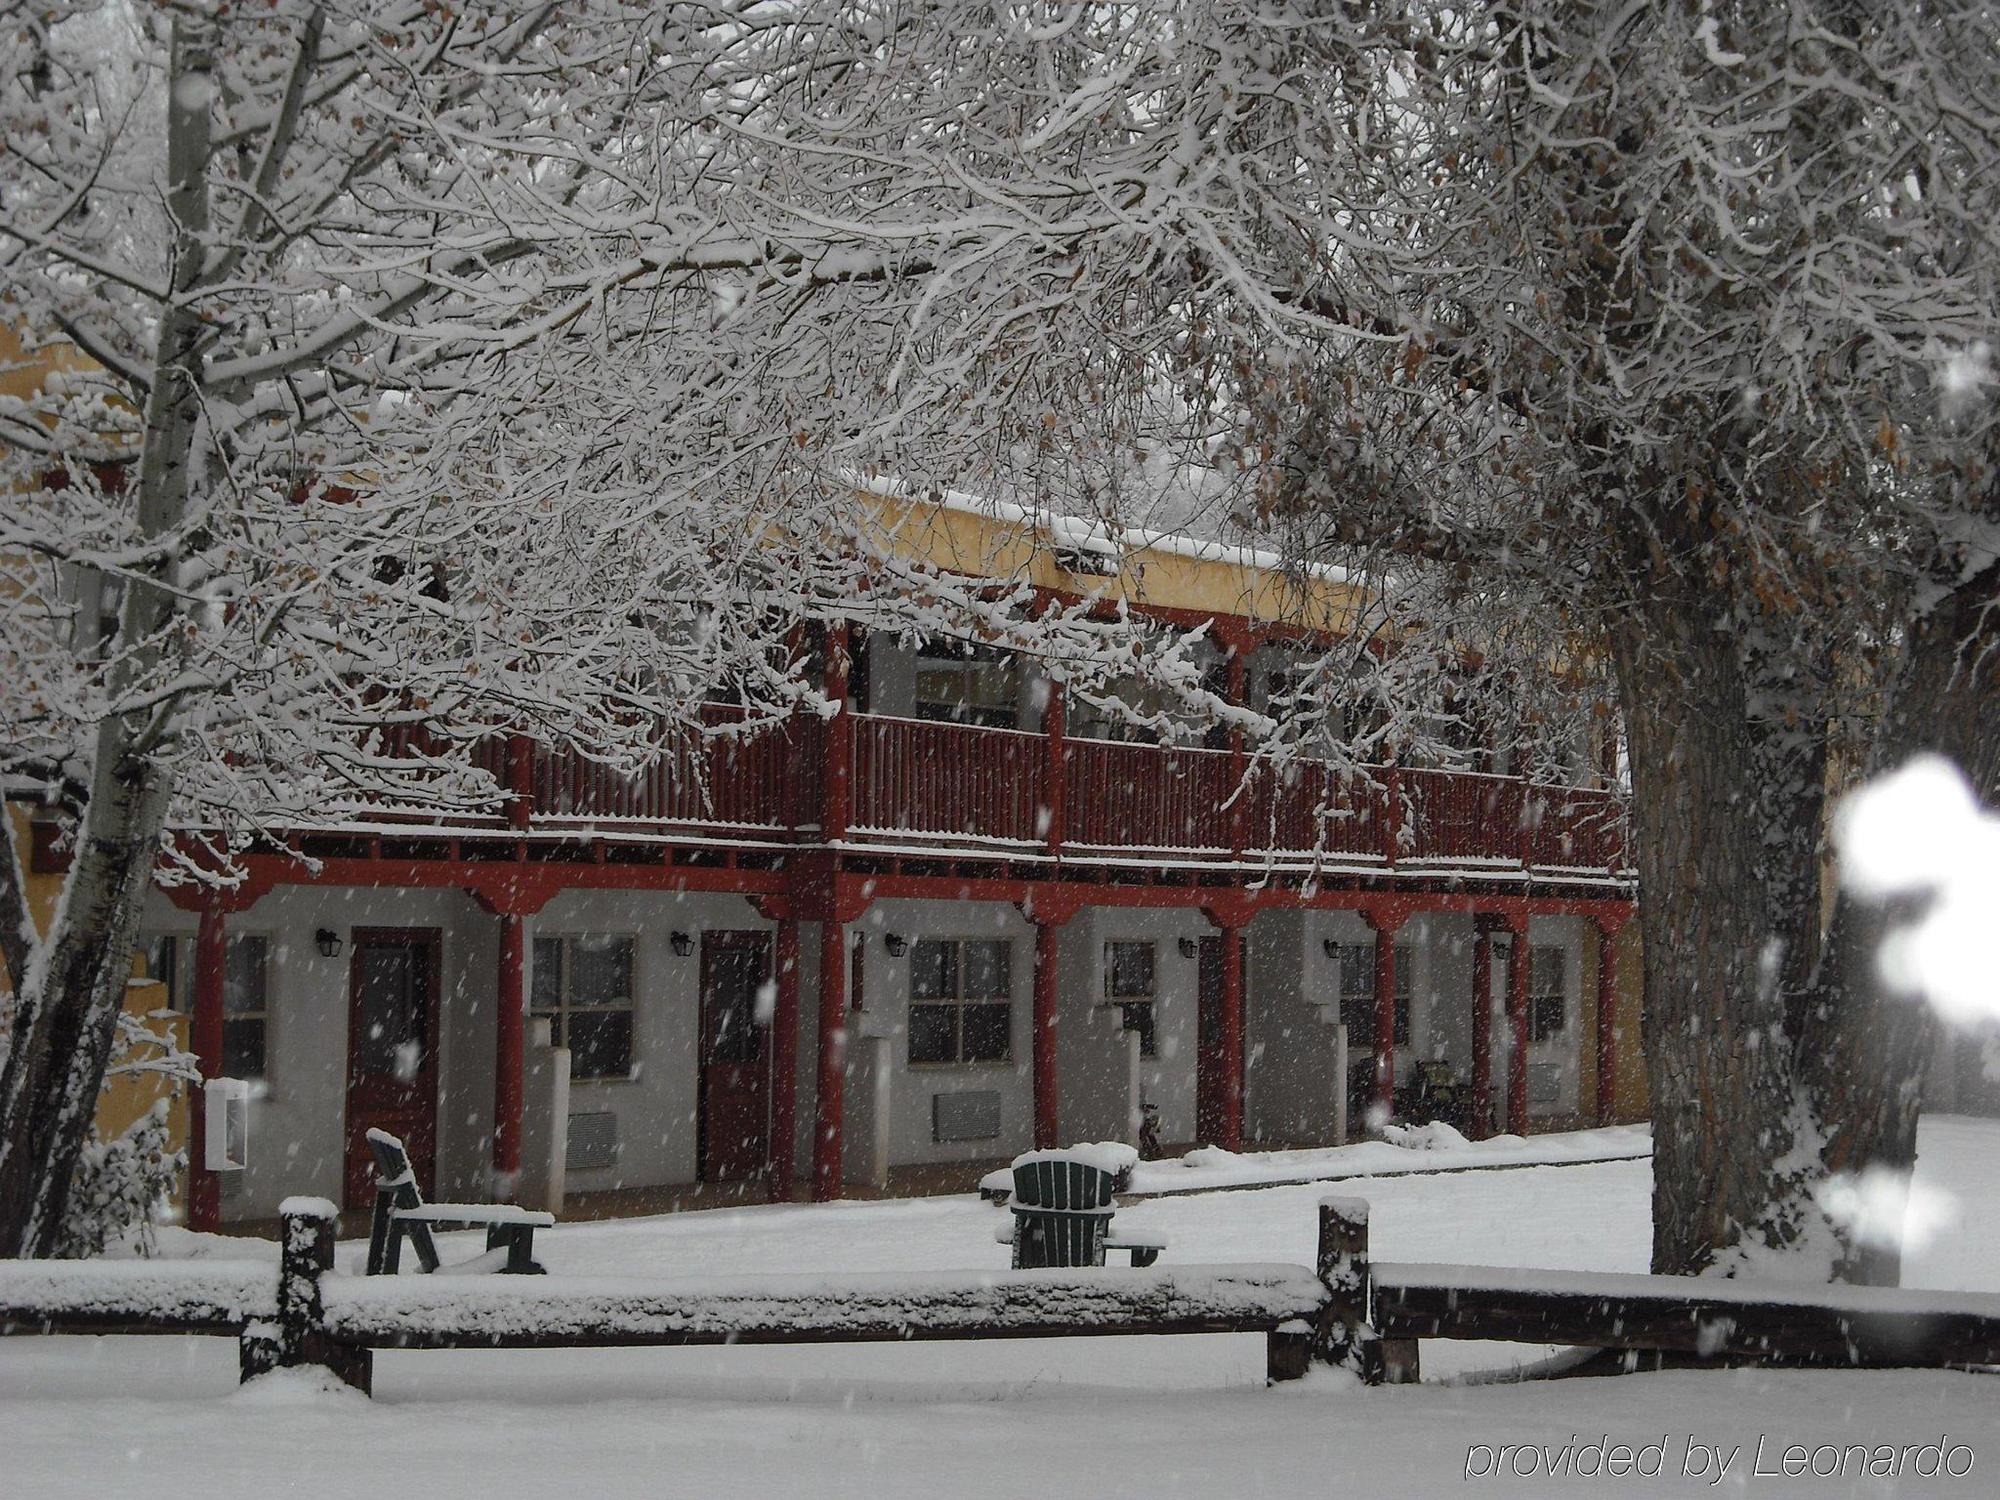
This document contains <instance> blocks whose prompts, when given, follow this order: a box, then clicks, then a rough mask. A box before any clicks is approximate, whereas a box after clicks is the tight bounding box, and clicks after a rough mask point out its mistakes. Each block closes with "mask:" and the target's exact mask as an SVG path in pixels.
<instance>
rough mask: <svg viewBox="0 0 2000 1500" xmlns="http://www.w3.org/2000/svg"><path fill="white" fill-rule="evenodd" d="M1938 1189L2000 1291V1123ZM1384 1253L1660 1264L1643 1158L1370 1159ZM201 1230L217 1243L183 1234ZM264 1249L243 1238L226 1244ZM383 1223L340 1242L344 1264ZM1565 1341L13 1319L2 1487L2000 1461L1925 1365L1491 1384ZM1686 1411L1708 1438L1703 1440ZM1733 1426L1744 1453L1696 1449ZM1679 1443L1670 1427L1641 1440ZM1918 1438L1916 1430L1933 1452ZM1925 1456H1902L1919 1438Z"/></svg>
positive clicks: (964, 1254) (1339, 1480)
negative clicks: (1400, 1346)
mask: <svg viewBox="0 0 2000 1500" xmlns="http://www.w3.org/2000/svg"><path fill="white" fill-rule="evenodd" d="M1919 1179H1920V1181H1919V1187H1920V1191H1923V1192H1926V1193H1928V1194H1937V1195H1948V1198H1949V1202H1944V1201H1943V1199H1942V1198H1940V1199H1939V1200H1938V1203H1939V1204H1941V1206H1942V1215H1941V1218H1940V1221H1939V1223H1938V1225H1937V1228H1936V1232H1935V1234H1934V1236H1933V1237H1932V1238H1931V1239H1930V1240H1929V1241H1928V1242H1927V1243H1926V1244H1925V1245H1924V1246H1923V1247H1922V1248H1920V1249H1919V1250H1918V1251H1917V1253H1916V1254H1915V1255H1914V1256H1913V1257H1912V1259H1911V1262H1910V1265H1909V1267H1908V1273H1907V1275H1906V1282H1907V1284H1909V1285H1913V1286H1926V1287H1935V1288H1949V1289H1968V1290H1970V1289H1977V1290H2000V1260H1996V1259H1995V1257H1994V1256H1993V1254H1992V1249H1991V1247H1992V1246H1993V1245H1994V1244H1996V1243H2000V1122H1990V1121H1971V1120H1961V1119H1953V1118H1949V1117H1946V1118H1937V1119H1932V1120H1927V1121H1926V1122H1925V1128H1924V1133H1923V1137H1922V1163H1921V1166H1920V1171H1919ZM1339 1190H1340V1191H1342V1192H1346V1193H1354V1194H1359V1195H1361V1196H1365V1197H1367V1198H1368V1199H1369V1201H1370V1202H1371V1203H1372V1205H1373V1206H1374V1227H1373V1235H1374V1246H1375V1253H1376V1254H1377V1255H1378V1256H1379V1257H1381V1258H1383V1259H1396V1260H1464V1261H1475V1262H1485V1263H1490V1264H1497V1265H1513V1266H1526V1267H1547V1268H1575V1269H1598V1270H1643V1269H1644V1268H1645V1262H1646V1244H1647V1194H1648V1183H1647V1169H1646V1165H1645V1163H1644V1162H1643V1161H1615V1162H1602V1163H1593V1164H1587V1165H1573V1166H1540V1167H1525V1168H1520V1169H1515V1170H1505V1171H1489V1172H1453V1173H1444V1174H1434V1175H1424V1176H1397V1177H1387V1178H1381V1179H1376V1180H1361V1181H1353V1180H1350V1181H1348V1182H1346V1183H1343V1184H1342V1185H1341V1187H1340V1189H1339ZM1328 1191H1329V1189H1328V1188H1326V1187H1323V1186H1314V1185H1299V1186H1280V1187H1269V1188H1257V1189H1252V1190H1248V1191H1235V1192H1214V1193H1197V1194H1191V1195H1187V1196H1176V1197H1171V1198H1161V1199H1156V1200H1151V1201H1147V1202H1142V1203H1138V1204H1135V1205H1133V1206H1131V1207H1129V1208H1126V1209H1123V1210H1121V1211H1120V1215H1119V1222H1120V1224H1121V1226H1122V1225H1128V1224H1129V1226H1130V1227H1131V1228H1133V1229H1141V1228H1144V1229H1149V1230H1157V1231H1160V1232H1162V1233H1164V1234H1166V1235H1168V1236H1170V1237H1171V1240H1172V1248H1171V1249H1170V1250H1169V1251H1168V1259H1169V1260H1172V1261H1197V1260H1256V1261H1274V1260H1291V1261H1299V1262H1304V1263H1310V1260H1311V1257H1312V1251H1313V1239H1314V1204H1315V1203H1316V1202H1317V1201H1318V1199H1319V1198H1320V1197H1321V1196H1323V1195H1324V1194H1325V1193H1326V1192H1328ZM1001 1213H1002V1211H1001V1210H998V1209H995V1208H993V1207H992V1206H990V1205H984V1204H981V1203H979V1202H977V1201H976V1200H975V1199H973V1198H971V1197H970V1196H966V1197H959V1198H944V1199H920V1200H909V1201H900V1202H888V1203H851V1204H833V1205H826V1206H821V1207H756V1208H747V1209H740V1210H728V1211H716V1212H709V1213H700V1214H682V1215H676V1216H671V1217H666V1218H659V1219H650V1220H627V1221H622V1222H612V1223H599V1224H582V1225H577V1226H574V1227H569V1228H561V1229H558V1230H556V1231H554V1232H552V1233H550V1234H548V1235H547V1236H546V1237H545V1238H543V1239H538V1242H537V1244H538V1248H541V1249H543V1250H544V1251H545V1254H544V1259H545V1260H546V1261H547V1263H548V1264H549V1266H550V1267H551V1269H552V1270H554V1271H557V1272H565V1271H567V1272H578V1273H591V1274H617V1275H627V1276H629V1275H647V1274H658V1275H662V1276H669V1275H683V1276H684V1275H691V1274H713V1273H730V1274H737V1273H746V1272H752V1271H798V1272H810V1271H815V1270H825V1271H847V1270H854V1271H860V1270H877V1271H881V1270H898V1269H906V1270H910V1271H924V1270H936V1269H943V1268H964V1267H985V1268H994V1269H997V1268H1000V1267H1002V1266H1003V1265H1004V1264H1005V1254H1006V1252H1005V1250H1004V1248H1003V1247H1001V1246H999V1245H996V1244H995V1243H993V1240H992V1229H993V1226H994V1224H995V1223H996V1222H997V1221H998V1219H999V1217H1000V1215H1001ZM178 1244H179V1246H180V1247H181V1248H194V1249H200V1248H204V1247H202V1246H200V1245H198V1244H194V1243H193V1242H192V1237H179V1239H178ZM230 1250H231V1253H233V1254H237V1255H240V1254H241V1253H242V1246H241V1244H240V1242H238V1243H237V1244H236V1245H233V1246H231V1247H230ZM357 1251H358V1247H347V1248H344V1249H343V1252H342V1264H343V1267H345V1266H346V1265H347V1263H348V1260H349V1259H350V1257H351V1256H352V1255H353V1254H355V1253H357ZM1537 1352H1539V1351H1526V1350H1521V1349H1517V1348H1511V1347H1506V1346H1489V1345H1469V1344H1456V1345H1454V1344H1449V1343H1445V1342H1441V1341H1433V1342H1430V1343H1427V1344H1426V1345H1425V1346H1424V1358H1425V1373H1426V1376H1427V1383H1426V1384H1425V1385H1424V1386H1423V1387H1420V1388H1407V1387H1406V1388H1383V1389H1374V1390H1368V1389H1362V1388H1360V1387H1357V1386H1354V1385H1352V1384H1351V1383H1348V1382H1346V1381H1345V1380H1343V1379H1341V1378H1340V1377H1337V1376H1334V1375H1331V1374H1317V1375H1315V1376H1314V1377H1313V1378H1311V1379H1309V1380H1307V1381H1305V1382H1303V1383H1301V1384H1299V1385H1296V1386H1291V1387H1283V1386H1281V1387H1276V1388H1272V1389H1266V1388H1265V1387H1264V1385H1263V1383H1262V1374H1263V1343H1262V1340H1261V1339H1259V1338H1234V1337H1205V1338H1183V1339H1124V1338H1114V1339H1101V1340H1074V1341H1048V1342H1043V1341H1018V1342H994V1343H987V1344H929V1345H913V1346H909V1347H902V1346H896V1347H866V1346H849V1347H837V1346H835V1347H814V1348H772V1347H758V1348H740V1349H726V1348H725V1349H713V1348H711V1349H679V1350H675V1349H663V1350H617V1351H601V1350H600V1351H561V1352H557V1351H551V1352H547V1353H541V1352H506V1353H488V1354H456V1353H454V1354H405V1355H399V1354H382V1355H378V1356H377V1364H376V1384H377V1392H378V1394H377V1396H376V1398H375V1399H374V1400H373V1401H372V1402H371V1401H369V1400H367V1399H365V1398H363V1397H360V1396H358V1395H355V1394H354V1393H352V1392H348V1391H344V1390H320V1389H316V1388H314V1387H313V1386H312V1385H311V1384H310V1383H308V1382H305V1381H301V1380H295V1379H285V1380H274V1381H267V1382H264V1383H262V1384H261V1385H260V1386H258V1387H253V1388H251V1389H248V1390H239V1389H238V1388H237V1386H236V1384H235V1346H234V1343H233V1342H232V1341H224V1340H204V1339H35V1338H22V1339H10V1340H4V1341H0V1500H17V1497H40V1496H69V1495H76V1496H85V1495H88V1496H124V1495H132V1496H147V1497H178V1496H189V1497H202V1500H235V1497H238V1496H243V1497H248V1496H270V1495H288V1494H302V1495H303V1494H311V1495H327V1496H344V1495H348V1494H353V1495H375V1494H387V1493H407V1494H412V1495H418V1496H424V1497H436V1500H459V1497H474V1496H480V1497H491V1496H516V1495H519V1496H541V1495H551V1496H562V1497H569V1496H574V1497H576V1500H586V1497H588V1500H596V1497H614V1496H647V1497H658V1496H676V1497H677V1496H689V1497H711V1496H713V1497H726V1496H738V1495H741V1496H753V1495H754V1496H791V1495H800V1496H856V1497H863V1496H866V1497H881V1500H888V1497H898V1496H906V1495H907V1496H919V1495H921V1496H925V1497H931V1500H944V1497H960V1496H964V1497H985V1496H996V1497H997V1496H1008V1497H1012V1496H1019V1495H1023V1494H1033V1495H1037V1496H1051V1497H1055V1496H1062V1497H1066V1496H1072V1495H1073V1496H1079V1497H1081V1496H1093V1497H1100V1496H1133V1497H1146V1500H1167V1497H1177V1496H1200V1497H1238V1496H1242V1497H1251V1496H1264V1495H1272V1496H1276V1495H1284V1496H1320V1495H1327V1496H1332V1495H1339V1494H1348V1493H1353V1494H1364V1495H1368V1496H1370V1497H1381V1500H1391V1497H1397V1496H1432V1495H1446V1494H1454V1495H1455V1494H1459V1493H1470V1492H1476V1491H1478V1490H1480V1489H1496V1488H1497V1489H1504V1490H1506V1491H1508V1492H1509V1493H1513V1494H1518V1495H1536V1496H1539V1495H1564V1494H1579V1495H1580V1494H1597V1493H1602V1492H1609V1493H1613V1494H1660V1493H1673V1494H1691V1493H1697V1492H1702V1491H1707V1492H1709V1493H1730V1494H1741V1493H1752V1494H1756V1495H1785V1494H1798V1495H1816V1496H1832V1495H1885V1494H1953V1495H1966V1496H1973V1495H1978V1496H1985V1495H1991V1494H1996V1493H2000V1380H1996V1379H1994V1378H1991V1377H1985V1376H1972V1375H1956V1374H1942V1373H1928V1372H1909V1373H1900V1372H1890V1373H1860V1374H1855V1373H1816V1374H1814V1373H1796V1372H1786V1373H1772V1372H1757V1371H1735V1372H1727V1373H1714V1374H1708V1373H1704V1374H1696V1373H1675V1374H1666V1375H1642V1376H1631V1377H1626V1378H1622V1379H1616V1380H1576V1381H1567V1382H1561V1383H1554V1384H1551V1383H1535V1384H1527V1385H1520V1384H1512V1385H1510V1384H1480V1383H1475V1382H1473V1381H1471V1380H1467V1379H1463V1378H1453V1377H1464V1376H1468V1375H1470V1374H1471V1373H1472V1372H1475V1371H1480V1370H1493V1369H1496V1368H1505V1367H1507V1366H1508V1365H1509V1364H1511V1363H1513V1362H1514V1361H1516V1360H1518V1359H1521V1358H1524V1357H1530V1356H1532V1355H1533V1354H1535V1353H1537ZM1944 1436H1948V1438H1949V1440H1950V1442H1952V1443H1954V1444H1957V1443H1963V1444H1964V1445H1966V1446H1965V1449H1964V1450H1962V1456H1961V1457H1960V1458H1959V1460H1958V1462H1959V1463H1961V1464H1962V1463H1963V1462H1964V1461H1965V1457H1964V1456H1963V1454H1965V1453H1969V1455H1970V1457H1971V1459H1972V1461H1973V1468H1972V1472H1971V1473H1970V1474H1969V1475H1966V1476H1965V1477H1963V1478H1950V1477H1940V1478H1938V1479H1934V1480H1927V1479H1922V1478H1916V1477H1912V1476H1909V1475H1907V1474H1906V1475H1905V1477H1903V1478H1901V1479H1900V1480H1895V1481H1891V1480H1887V1479H1878V1478H1866V1477H1864V1478H1861V1479H1854V1478H1851V1477H1850V1478H1847V1479H1841V1478H1814V1477H1811V1476H1809V1475H1808V1476H1803V1477H1798V1478H1786V1477H1783V1475H1782V1474H1781V1473H1780V1474H1773V1473H1768V1472H1767V1473H1761V1474H1760V1473H1757V1472H1755V1470H1756V1468H1757V1458H1758V1456H1757V1451H1756V1450H1757V1445H1758V1442H1759V1440H1760V1439H1762V1440H1763V1442H1764V1456H1763V1465H1762V1466H1763V1468H1764V1469H1766V1470H1776V1469H1779V1468H1780V1455H1781V1453H1782V1450H1783V1448H1784V1447H1785V1446H1786V1445H1789V1444H1794V1443H1796V1444H1802V1445H1804V1446H1805V1447H1807V1448H1809V1449H1810V1448H1812V1447H1814V1446H1817V1445H1821V1444H1836V1445H1850V1444H1856V1443H1860V1444H1868V1445H1874V1444H1891V1445H1895V1446H1897V1447H1899V1448H1902V1447H1913V1446H1914V1445H1919V1444H1924V1443H1935V1442H1937V1441H1938V1440H1939V1439H1940V1437H1944ZM1606 1438H1609V1439H1610V1440H1611V1441H1612V1442H1613V1443H1624V1444H1629V1445H1630V1446H1631V1447H1632V1448H1633V1449H1635V1450H1642V1449H1645V1448H1646V1447H1647V1446H1648V1445H1655V1446H1656V1448H1657V1453H1658V1461H1659V1465H1660V1467H1661V1469H1662V1470H1663V1472H1662V1473H1661V1474H1660V1475H1659V1476H1658V1477H1652V1478H1649V1477H1642V1476H1639V1475H1629V1474H1628V1475H1625V1476H1623V1477H1616V1478H1614V1477H1609V1476H1604V1475H1598V1476H1595V1477H1589V1478H1575V1477H1572V1478H1568V1479H1560V1478H1559V1479H1556V1480H1554V1481H1551V1480H1550V1479H1548V1478H1547V1477H1544V1476H1542V1475H1539V1474H1538V1475H1537V1476H1536V1477H1534V1478H1532V1479H1522V1478H1505V1479H1496V1478H1492V1477H1481V1476H1480V1475H1479V1474H1477V1473H1475V1474H1474V1475H1473V1477H1470V1478H1468V1477H1467V1469H1468V1467H1471V1468H1473V1469H1474V1470H1478V1469H1481V1468H1483V1467H1487V1466H1489V1465H1490V1463H1491V1461H1492V1460H1491V1456H1490V1455H1491V1450H1497V1449H1498V1448H1499V1447H1500V1445H1503V1444H1523V1443H1526V1444H1535V1445H1547V1446H1548V1447H1549V1448H1550V1449H1552V1450H1555V1451H1556V1456H1557V1460H1558V1462H1560V1456H1559V1451H1560V1450H1561V1448H1562V1447H1563V1446H1564V1445H1565V1444H1568V1443H1570V1442H1571V1440H1572V1439H1575V1440H1577V1441H1578V1442H1580V1443H1582V1444H1595V1443H1599V1442H1602V1441H1603V1440H1604V1439H1606ZM1690 1443H1693V1444H1696V1445H1701V1446H1700V1448H1699V1449H1698V1450H1697V1451H1695V1452H1694V1453H1693V1454H1690ZM1716 1445H1720V1447H1721V1449H1722V1452H1723V1454H1724V1455H1725V1456H1727V1455H1728V1454H1729V1453H1730V1450H1732V1449H1735V1450H1738V1451H1737V1452H1736V1453H1735V1455H1734V1458H1733V1461H1731V1462H1730V1465H1729V1468H1728V1471H1727V1474H1726V1475H1725V1477H1724V1480H1723V1483H1722V1484H1721V1485H1720V1486H1713V1485H1711V1484H1709V1483H1708V1482H1707V1481H1706V1480H1705V1479H1703V1478H1699V1477H1687V1476H1685V1475H1684V1472H1683V1471H1684V1470H1686V1469H1688V1468H1689V1467H1691V1466H1700V1465H1702V1464H1703V1463H1704V1461H1705V1462H1706V1464H1707V1465H1708V1467H1710V1468H1711V1469H1712V1467H1713V1464H1714V1460H1713V1459H1712V1458H1709V1457H1708V1455H1707V1453H1706V1449H1708V1448H1711V1447H1714V1446H1716ZM1653 1461H1654V1460H1653V1459H1652V1457H1650V1456H1648V1457H1647V1458H1646V1459H1645V1462H1646V1463H1647V1464H1648V1465H1651V1464H1652V1462H1653ZM1910 1461H1912V1462H1913V1461H1914V1459H1912V1460H1910ZM1905 1466H1906V1467H1907V1463H1906V1465H1905Z"/></svg>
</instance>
